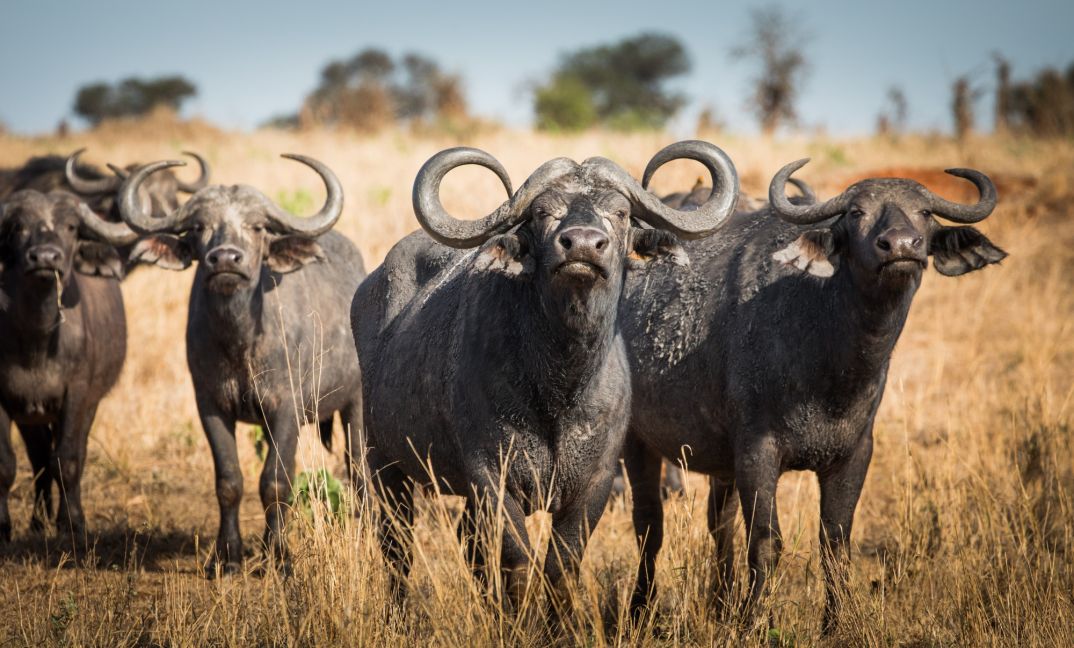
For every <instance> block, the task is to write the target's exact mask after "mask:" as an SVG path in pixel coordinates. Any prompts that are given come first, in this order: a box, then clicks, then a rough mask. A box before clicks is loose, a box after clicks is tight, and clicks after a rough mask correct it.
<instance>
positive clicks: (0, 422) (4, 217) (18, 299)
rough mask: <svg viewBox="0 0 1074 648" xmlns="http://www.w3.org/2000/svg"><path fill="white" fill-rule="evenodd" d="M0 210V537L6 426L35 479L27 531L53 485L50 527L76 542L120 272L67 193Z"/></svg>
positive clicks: (18, 201)
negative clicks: (20, 443)
mask: <svg viewBox="0 0 1074 648" xmlns="http://www.w3.org/2000/svg"><path fill="white" fill-rule="evenodd" d="M0 210H2V211H0V264H2V271H0V272H2V274H0V540H9V539H10V537H11V519H10V517H9V514H8V505H7V498H8V491H9V490H10V488H11V485H12V482H13V481H14V478H15V456H14V454H13V453H12V447H11V438H10V426H11V423H12V422H14V423H15V424H16V425H17V426H18V428H19V432H20V433H21V434H22V438H23V440H24V441H25V444H26V449H27V453H28V454H29V458H30V463H31V465H32V467H33V471H34V474H35V475H36V477H35V479H34V486H35V489H34V490H35V503H36V508H35V513H34V519H33V526H34V528H35V529H42V528H43V527H44V526H45V523H46V521H47V518H48V517H49V516H50V515H51V510H52V486H53V483H55V484H56V485H57V487H58V489H59V495H60V504H59V508H58V511H57V517H56V520H57V524H58V525H59V526H60V528H61V529H65V530H67V531H70V532H71V535H72V537H73V538H74V539H75V540H76V541H79V542H80V541H82V540H83V539H84V535H85V530H86V529H85V515H84V513H83V510H82V501H81V478H82V470H83V467H84V465H85V461H86V443H87V439H88V437H89V432H90V428H91V427H92V426H93V419H94V415H95V413H96V411H97V405H98V403H99V402H100V401H101V399H102V398H103V397H104V396H105V394H107V393H108V391H109V390H110V389H111V388H112V386H113V385H115V383H116V379H117V378H118V376H119V372H120V369H121V368H122V366H123V359H124V355H125V354H126V349H127V324H126V316H125V314H124V310H123V296H122V294H121V292H120V289H119V278H120V277H121V276H122V267H121V265H120V263H119V259H118V255H117V254H116V251H115V249H114V248H112V247H111V246H109V245H106V244H104V243H101V242H97V241H94V240H91V239H87V238H84V237H85V233H84V232H80V227H79V216H78V199H77V198H76V197H75V196H73V195H71V194H67V193H65V192H53V193H49V194H47V195H46V194H41V193H38V192H36V191H20V192H16V193H14V194H12V195H10V196H8V197H7V198H6V199H5V200H3V201H2V202H0ZM58 284H59V285H60V286H62V289H61V290H62V292H61V294H60V295H57V290H58Z"/></svg>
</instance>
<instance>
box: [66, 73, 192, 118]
mask: <svg viewBox="0 0 1074 648" xmlns="http://www.w3.org/2000/svg"><path fill="white" fill-rule="evenodd" d="M197 93H198V89H197V86H195V85H194V84H193V83H191V82H190V81H188V80H186V79H185V78H183V77H181V76H166V77H157V78H154V79H140V78H136V77H131V78H128V79H123V80H122V81H120V82H118V83H115V84H109V83H104V82H98V83H91V84H88V85H85V86H82V87H81V88H79V89H78V92H77V93H76V94H75V101H74V111H75V113H76V114H77V115H79V116H80V117H82V118H83V119H85V120H86V121H88V122H89V123H90V124H92V125H94V126H96V125H97V124H99V123H101V122H102V121H103V120H105V119H111V118H116V117H137V116H141V115H145V114H147V113H149V112H150V111H152V110H153V109H154V108H156V107H157V106H167V107H169V108H171V109H173V110H179V108H180V107H181V106H182V104H183V102H184V101H186V100H187V99H190V98H191V97H194V96H195V95H197Z"/></svg>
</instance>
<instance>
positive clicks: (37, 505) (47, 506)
mask: <svg viewBox="0 0 1074 648" xmlns="http://www.w3.org/2000/svg"><path fill="white" fill-rule="evenodd" d="M18 428H19V433H20V434H21V435H22V441H23V443H24V444H25V445H26V454H27V455H29V457H30V466H32V467H33V471H34V515H33V518H32V520H31V521H30V528H31V529H32V530H33V531H43V530H44V529H45V528H46V527H47V526H48V521H49V519H51V518H52V472H51V471H50V470H49V465H48V462H49V457H50V456H51V455H52V430H51V429H49V426H47V425H19V426H18Z"/></svg>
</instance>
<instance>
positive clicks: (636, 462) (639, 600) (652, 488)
mask: <svg viewBox="0 0 1074 648" xmlns="http://www.w3.org/2000/svg"><path fill="white" fill-rule="evenodd" d="M623 459H624V463H625V464H626V471H627V476H628V477H629V478H630V488H631V491H632V492H633V494H634V510H633V517H634V536H635V538H636V539H637V541H638V548H639V549H640V552H641V556H640V560H639V562H638V576H637V580H636V582H635V584H634V594H633V596H632V597H631V599H630V611H631V614H632V615H633V617H634V618H635V620H636V619H637V618H638V616H639V615H640V613H641V610H642V608H644V607H646V606H647V605H648V604H649V601H650V600H651V599H652V597H653V596H655V595H656V578H655V577H656V556H657V554H658V553H660V547H661V546H662V545H663V544H664V503H663V501H662V500H661V498H660V465H661V458H660V455H658V454H656V453H654V452H653V451H652V450H650V449H649V448H647V447H646V446H645V445H644V444H643V443H642V442H641V441H639V440H637V439H636V438H634V437H633V436H628V437H627V441H626V444H625V445H624V447H623Z"/></svg>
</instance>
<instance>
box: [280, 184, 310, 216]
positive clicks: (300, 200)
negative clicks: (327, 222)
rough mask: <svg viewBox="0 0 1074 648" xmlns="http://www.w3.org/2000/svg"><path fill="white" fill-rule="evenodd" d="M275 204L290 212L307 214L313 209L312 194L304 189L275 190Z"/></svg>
mask: <svg viewBox="0 0 1074 648" xmlns="http://www.w3.org/2000/svg"><path fill="white" fill-rule="evenodd" d="M276 204H278V205H279V206H280V207H283V208H284V209H286V210H287V211H289V212H291V213H292V214H296V215H299V214H307V213H309V212H310V210H312V209H313V194H311V193H310V192H308V191H306V190H305V189H295V190H294V191H284V190H283V189H281V190H279V191H277V192H276Z"/></svg>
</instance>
